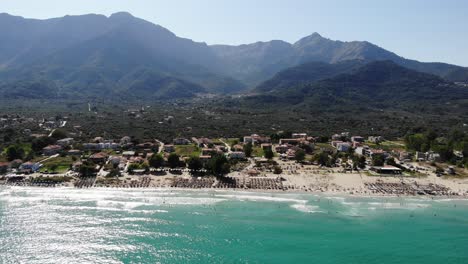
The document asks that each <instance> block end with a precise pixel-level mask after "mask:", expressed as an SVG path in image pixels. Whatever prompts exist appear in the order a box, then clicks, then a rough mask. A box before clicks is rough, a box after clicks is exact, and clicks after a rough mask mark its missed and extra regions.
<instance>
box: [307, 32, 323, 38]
mask: <svg viewBox="0 0 468 264" xmlns="http://www.w3.org/2000/svg"><path fill="white" fill-rule="evenodd" d="M309 38H323V37H322V36H321V35H320V34H319V33H318V32H314V33H312V35H310V36H309Z"/></svg>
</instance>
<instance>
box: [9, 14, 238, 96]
mask: <svg viewBox="0 0 468 264" xmlns="http://www.w3.org/2000/svg"><path fill="white" fill-rule="evenodd" d="M0 25H2V27H1V28H0V33H2V34H3V33H4V32H5V34H4V35H5V36H6V38H5V41H3V39H2V42H1V43H2V44H0V45H1V46H0V64H1V65H2V67H1V69H2V70H1V71H0V77H1V80H2V82H3V85H4V86H7V85H9V84H10V85H14V84H15V83H16V82H18V80H24V79H27V80H31V81H36V82H37V83H44V82H48V83H53V84H54V85H56V86H58V87H59V93H58V94H59V95H62V96H64V97H71V96H72V95H73V97H76V96H89V97H92V96H101V95H106V96H111V95H114V94H118V93H122V92H127V93H128V94H129V95H130V96H132V95H135V94H132V93H133V92H134V91H132V88H133V87H132V85H133V84H134V83H139V84H140V85H141V84H143V83H145V84H144V86H145V87H146V88H145V90H146V91H148V89H149V87H152V88H151V89H153V90H154V92H150V93H149V94H152V95H155V96H156V95H158V94H159V93H158V91H159V90H161V89H163V90H164V89H168V88H169V87H171V88H170V89H172V90H175V89H181V91H172V92H169V94H173V95H180V96H181V97H187V95H193V94H195V93H199V92H203V93H230V92H236V91H239V90H242V89H243V88H244V85H243V84H242V83H241V82H239V81H236V80H234V79H233V78H230V77H226V76H223V75H222V74H221V73H219V70H218V69H219V68H220V66H219V63H220V62H219V61H218V59H217V57H216V55H215V54H214V53H213V52H212V51H211V49H210V47H208V46H207V45H206V44H205V43H197V42H193V41H191V40H188V39H183V38H179V37H177V36H176V35H175V34H173V33H172V32H170V31H168V30H167V29H165V28H162V27H160V26H157V25H154V24H152V23H149V22H147V21H144V20H141V19H138V18H135V17H133V16H131V15H130V14H128V13H117V14H114V15H112V16H110V17H108V18H107V17H104V16H99V15H87V16H74V17H70V16H67V17H64V18H60V19H50V20H31V19H23V18H20V17H12V16H9V15H5V14H2V15H0ZM87 28H89V29H90V30H89V31H87V30H86V29H87ZM21 30H23V32H24V33H23V34H20V33H18V32H20V31H21ZM23 35H26V36H23ZM138 71H140V72H141V71H145V72H146V73H147V74H146V75H138V74H135V72H138ZM148 73H150V74H151V75H153V77H151V78H148ZM142 76H144V77H142ZM154 76H165V77H164V78H166V80H171V81H170V84H171V85H167V82H162V83H161V82H159V81H158V82H154V83H151V82H152V81H154V80H155V78H154ZM132 77H133V78H136V79H131V78H132ZM138 78H144V79H138ZM156 79H157V80H160V79H159V77H158V78H156ZM149 82H150V83H149ZM175 82H176V83H177V85H174V83H175ZM162 84H165V85H164V87H160V85H162ZM191 89H194V90H191ZM182 91H185V92H182ZM156 97H157V96H156ZM178 97H179V96H178Z"/></svg>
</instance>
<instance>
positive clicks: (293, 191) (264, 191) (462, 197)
mask: <svg viewBox="0 0 468 264" xmlns="http://www.w3.org/2000/svg"><path fill="white" fill-rule="evenodd" d="M1 187H6V188H8V187H10V188H18V189H21V188H24V189H26V188H32V189H62V190H77V191H79V190H116V191H143V192H144V191H170V192H172V191H188V192H200V193H202V192H203V193H206V194H209V193H223V192H234V193H252V194H254V193H256V194H299V195H313V196H333V195H337V196H344V197H348V198H375V199H378V198H419V199H426V200H436V199H450V200H468V196H466V195H391V194H378V193H373V194H362V193H358V194H350V193H349V192H343V191H327V192H317V191H304V190H300V189H289V190H270V189H239V188H177V187H170V186H162V187H142V188H127V187H103V186H94V187H89V188H76V187H73V186H55V187H45V186H32V185H31V186H16V185H0V188H1Z"/></svg>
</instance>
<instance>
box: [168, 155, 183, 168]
mask: <svg viewBox="0 0 468 264" xmlns="http://www.w3.org/2000/svg"><path fill="white" fill-rule="evenodd" d="M167 164H168V165H169V167H170V168H171V169H175V168H177V167H179V166H180V165H181V162H180V156H179V155H177V154H176V153H171V154H170V155H169V157H168V158H167Z"/></svg>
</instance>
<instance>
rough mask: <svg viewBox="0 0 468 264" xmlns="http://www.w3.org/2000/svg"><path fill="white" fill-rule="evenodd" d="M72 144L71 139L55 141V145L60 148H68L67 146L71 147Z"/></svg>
mask: <svg viewBox="0 0 468 264" xmlns="http://www.w3.org/2000/svg"><path fill="white" fill-rule="evenodd" d="M73 143H74V140H73V138H64V139H59V140H57V145H59V146H61V147H68V146H71V145H72V144H73Z"/></svg>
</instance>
